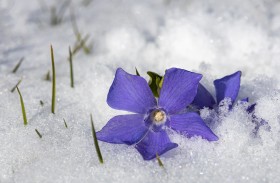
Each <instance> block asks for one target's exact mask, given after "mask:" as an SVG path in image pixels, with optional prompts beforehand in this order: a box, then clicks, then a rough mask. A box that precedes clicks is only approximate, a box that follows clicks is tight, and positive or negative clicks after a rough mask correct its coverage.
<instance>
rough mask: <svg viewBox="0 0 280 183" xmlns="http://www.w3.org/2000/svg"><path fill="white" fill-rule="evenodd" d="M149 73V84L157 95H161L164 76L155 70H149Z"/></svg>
mask: <svg viewBox="0 0 280 183" xmlns="http://www.w3.org/2000/svg"><path fill="white" fill-rule="evenodd" d="M147 74H148V75H149V76H150V80H149V83H148V84H149V86H150V88H151V90H152V92H153V94H154V96H155V97H159V93H160V89H161V86H162V80H163V77H162V76H160V75H159V74H157V73H155V72H151V71H148V72H147Z"/></svg>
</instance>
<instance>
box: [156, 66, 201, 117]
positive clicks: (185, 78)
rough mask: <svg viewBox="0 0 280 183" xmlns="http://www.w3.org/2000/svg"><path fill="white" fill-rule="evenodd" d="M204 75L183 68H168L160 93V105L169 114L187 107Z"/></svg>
mask: <svg viewBox="0 0 280 183" xmlns="http://www.w3.org/2000/svg"><path fill="white" fill-rule="evenodd" d="M201 78H202V75H201V74H197V73H194V72H189V71H186V70H183V69H177V68H171V69H168V70H166V72H165V75H164V80H163V85H162V88H161V91H160V95H159V106H160V107H162V108H164V109H165V110H166V111H167V112H168V113H169V114H174V113H176V112H179V111H181V110H182V109H184V108H186V107H187V106H188V105H189V104H190V103H191V102H192V101H193V99H194V97H195V95H196V92H197V87H198V83H199V81H200V80H201Z"/></svg>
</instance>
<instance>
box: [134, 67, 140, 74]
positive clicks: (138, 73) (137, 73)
mask: <svg viewBox="0 0 280 183" xmlns="http://www.w3.org/2000/svg"><path fill="white" fill-rule="evenodd" d="M135 71H136V75H137V76H140V74H139V72H138V70H137V68H136V67H135Z"/></svg>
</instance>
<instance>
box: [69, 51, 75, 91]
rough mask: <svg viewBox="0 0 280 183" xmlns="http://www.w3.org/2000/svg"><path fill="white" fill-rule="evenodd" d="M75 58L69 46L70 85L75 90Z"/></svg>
mask: <svg viewBox="0 0 280 183" xmlns="http://www.w3.org/2000/svg"><path fill="white" fill-rule="evenodd" d="M72 59H73V57H72V51H71V47H70V46H69V63H70V81H71V83H70V85H71V87H72V88H74V71H73V60H72Z"/></svg>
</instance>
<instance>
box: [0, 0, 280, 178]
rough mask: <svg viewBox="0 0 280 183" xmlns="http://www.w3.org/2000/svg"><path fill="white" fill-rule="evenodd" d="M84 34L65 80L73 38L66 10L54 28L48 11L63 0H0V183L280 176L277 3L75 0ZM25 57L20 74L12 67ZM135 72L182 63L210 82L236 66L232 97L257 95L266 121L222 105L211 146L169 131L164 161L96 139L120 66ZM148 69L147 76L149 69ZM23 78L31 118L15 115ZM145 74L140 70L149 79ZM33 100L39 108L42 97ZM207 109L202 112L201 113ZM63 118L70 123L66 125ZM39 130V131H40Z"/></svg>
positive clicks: (279, 8) (108, 111)
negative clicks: (53, 78)
mask: <svg viewBox="0 0 280 183" xmlns="http://www.w3.org/2000/svg"><path fill="white" fill-rule="evenodd" d="M72 1H73V2H72V3H71V5H70V7H72V8H73V11H74V12H75V14H76V19H77V24H78V27H79V29H80V30H81V32H82V33H83V34H84V35H85V34H86V33H88V34H90V42H91V43H92V44H93V49H92V52H91V53H90V54H88V55H87V54H85V53H83V52H79V53H78V54H77V55H76V56H75V58H74V72H75V84H76V86H75V89H72V88H70V81H69V65H68V62H67V57H68V46H69V45H71V46H73V44H74V42H75V36H74V34H73V30H72V26H71V21H70V17H69V16H70V13H69V12H70V11H69V7H68V8H67V9H66V12H65V16H64V19H63V21H62V23H61V24H59V25H56V26H52V25H50V7H52V6H56V7H57V8H59V7H60V6H61V4H62V1H58V0H57V2H55V1H54V0H52V1H49V0H45V1H43V0H28V1H23V0H0V182H1V183H6V182H101V183H102V182H141V183H143V182H153V183H154V182H196V183H197V182H213V183H218V182H221V183H223V182H275V183H277V182H280V178H279V173H280V155H279V151H280V136H279V133H280V123H279V122H280V112H279V107H280V90H279V86H280V85H279V84H280V79H279V77H278V74H279V70H280V2H279V1H277V0H264V1H261V0H254V1H253V0H249V1H242V0H236V1H232V0H226V1H225V0H216V1H207V0H205V1H195V0H192V1H191V0H181V1H179V0H153V1H152V0H142V1H129V0H119V1H114V0H111V1H110V0H107V1H105V0H92V1H90V0H89V1H88V4H87V3H86V2H87V1H86V0H83V1H82V0H75V1H74V0H72ZM50 44H52V45H53V47H54V52H55V53H54V54H55V60H56V67H57V68H56V70H57V110H56V114H55V115H53V114H51V112H50V105H51V82H49V81H44V77H45V74H46V73H47V71H48V70H50V69H51V62H50V52H49V46H50ZM21 57H25V60H24V61H23V63H22V65H21V67H20V68H19V70H18V71H17V73H16V74H12V73H11V70H12V69H13V68H14V66H15V65H16V64H17V62H18V60H19V59H20V58H21ZM135 66H136V67H137V68H138V70H139V72H140V74H141V75H144V76H145V72H147V71H148V70H153V71H156V72H158V73H161V74H163V73H164V70H165V69H167V68H170V67H180V68H184V69H187V70H191V71H196V72H199V73H202V74H203V75H204V79H203V81H202V82H203V84H205V86H206V87H207V88H210V91H211V92H212V93H214V87H213V84H212V82H213V80H214V79H216V78H221V77H223V76H224V75H227V74H231V73H233V72H235V71H237V70H241V71H242V72H243V75H242V83H241V91H240V93H239V97H238V98H239V99H241V98H245V97H247V96H248V97H250V100H251V101H252V102H257V104H258V105H257V108H256V115H258V116H259V117H261V118H263V119H265V120H266V121H267V122H268V123H269V125H270V127H271V129H270V131H268V130H266V128H265V127H261V129H260V131H259V133H258V135H257V136H254V135H253V134H252V131H253V129H254V127H255V126H254V125H253V124H252V122H251V120H252V119H251V118H250V116H249V115H248V114H247V113H246V112H245V111H244V106H241V105H237V106H235V107H234V109H233V111H231V112H227V111H222V112H221V114H220V118H219V120H217V121H216V123H215V125H213V126H210V127H211V128H212V130H213V131H214V132H215V133H216V134H217V135H218V136H219V138H220V140H219V141H217V142H214V143H213V142H212V143H209V142H207V141H205V140H202V139H200V138H192V139H186V138H184V137H181V136H180V135H178V134H175V133H174V134H173V133H172V132H170V133H171V139H172V141H173V142H176V143H178V144H179V147H178V148H176V149H174V150H172V151H170V152H168V153H166V154H164V155H163V156H162V157H161V160H162V161H163V163H164V166H165V169H162V168H160V167H159V166H158V164H157V161H156V160H152V161H144V160H143V159H142V157H141V156H140V154H138V152H137V151H136V150H135V149H134V148H133V147H132V146H131V147H129V146H126V145H112V144H107V143H102V142H100V148H101V150H102V152H103V157H104V161H105V164H104V165H100V164H99V162H98V158H97V156H96V153H95V149H94V146H93V140H92V136H91V127H90V118H89V114H90V113H92V114H93V117H94V121H95V126H96V129H97V130H100V129H101V128H102V127H103V126H104V125H105V124H106V122H107V121H108V120H109V119H110V118H111V117H112V116H114V115H116V114H121V113H123V112H121V111H116V110H113V109H110V108H109V106H107V104H106V95H107V92H108V89H109V87H110V85H111V83H112V80H113V77H114V73H115V70H116V68H118V67H122V68H124V69H125V70H126V71H128V72H130V73H134V72H135V70H134V68H135ZM145 77H146V76H145ZM20 78H22V79H23V81H22V83H21V84H20V89H21V93H22V95H23V97H24V101H25V105H26V110H27V118H28V121H29V124H28V126H26V127H24V126H23V122H22V115H21V108H20V103H19V97H18V94H17V93H16V92H14V93H11V92H10V89H11V88H12V87H13V86H14V85H15V84H16V83H17V81H18V80H19V79H20ZM146 78H147V79H148V77H146ZM40 100H42V101H43V102H44V106H41V105H40ZM213 112H214V111H210V110H207V109H204V110H203V111H202V116H203V117H204V118H205V119H208V118H209V116H211V115H213ZM63 118H64V119H65V120H66V121H67V123H68V129H66V128H65V127H64V123H63ZM35 129H38V130H39V131H40V132H41V134H42V135H43V137H42V139H40V138H38V136H37V134H36V133H35V131H34V130H35Z"/></svg>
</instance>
